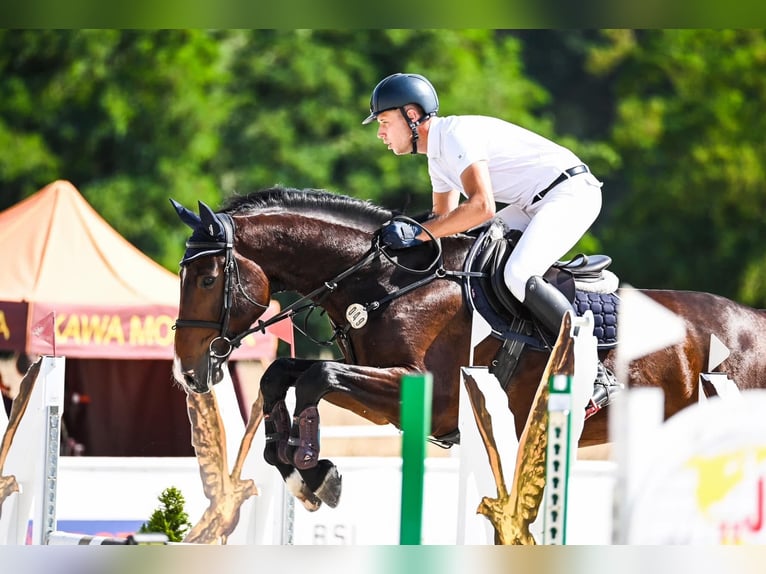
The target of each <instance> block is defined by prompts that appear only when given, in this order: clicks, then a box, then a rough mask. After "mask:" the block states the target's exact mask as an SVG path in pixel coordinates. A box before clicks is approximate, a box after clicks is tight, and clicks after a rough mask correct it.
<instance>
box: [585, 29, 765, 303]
mask: <svg viewBox="0 0 766 574" xmlns="http://www.w3.org/2000/svg"><path fill="white" fill-rule="evenodd" d="M605 36H606V38H607V39H608V40H609V42H608V44H607V45H599V46H597V47H594V49H593V51H592V53H591V57H590V62H589V65H590V68H591V70H592V71H593V72H594V73H598V74H604V75H609V76H610V77H611V79H612V82H613V85H614V89H615V93H616V120H615V122H614V125H613V127H612V134H613V135H612V138H613V144H614V146H615V148H616V149H617V150H618V152H619V153H620V155H621V157H622V159H623V162H624V163H623V169H622V170H621V172H620V174H619V177H618V178H615V180H614V181H613V182H611V186H610V187H612V188H614V189H616V192H617V193H618V194H619V197H620V201H619V204H618V205H617V207H616V209H615V210H614V213H613V215H612V217H611V219H610V223H609V226H608V229H607V230H605V233H604V238H605V240H606V244H607V245H608V247H609V248H610V249H611V250H612V251H613V255H614V256H615V258H616V260H617V262H618V265H619V268H620V269H621V270H622V274H623V278H624V279H629V280H630V282H632V283H633V284H634V285H637V286H651V287H671V288H689V289H695V290H706V291H712V292H715V293H720V294H723V295H728V296H731V297H734V298H737V299H738V300H741V301H743V302H747V303H750V304H761V305H763V304H764V303H766V290H764V282H766V250H764V245H766V225H764V221H766V194H764V188H766V173H765V172H764V165H766V146H764V144H763V133H764V130H765V129H766V116H764V114H763V109H762V108H763V101H764V99H766V35H765V33H764V32H763V31H762V30H736V31H734V30H651V31H642V32H633V31H629V30H617V31H608V32H606V33H605Z"/></svg>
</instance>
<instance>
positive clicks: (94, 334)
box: [0, 181, 278, 456]
mask: <svg viewBox="0 0 766 574" xmlns="http://www.w3.org/2000/svg"><path fill="white" fill-rule="evenodd" d="M168 208H169V209H170V207H168ZM178 298H179V280H178V277H177V276H176V275H175V274H173V273H171V272H170V271H168V270H166V269H165V268H163V267H162V266H160V265H158V264H157V263H155V262H154V261H153V260H152V259H150V258H149V257H147V256H146V255H144V254H143V253H142V252H141V251H139V250H138V249H136V248H135V247H133V246H132V245H131V244H130V243H129V242H128V241H126V240H125V239H124V238H123V237H122V236H120V235H119V234H118V233H117V232H116V231H115V230H114V229H113V228H112V227H111V226H110V225H109V224H108V223H107V222H106V221H104V219H103V218H101V217H100V216H99V215H98V213H96V212H95V211H94V210H93V208H92V207H91V206H90V205H89V204H88V203H87V202H86V201H85V199H84V198H83V197H82V196H81V195H80V193H79V192H78V191H77V190H76V189H75V188H74V186H73V185H72V184H71V183H69V182H67V181H55V182H53V183H51V184H50V185H48V186H46V187H45V188H44V189H42V190H40V191H39V192H37V193H36V194H34V195H32V196H30V197H28V198H27V199H25V200H24V201H21V202H20V203H18V204H16V205H15V206H13V207H11V208H9V209H7V210H5V211H3V212H2V213H0V350H2V349H5V350H12V351H16V352H22V353H27V354H31V355H36V354H51V353H52V348H51V345H50V343H48V342H46V341H45V337H40V336H33V335H32V334H31V333H32V332H33V331H34V332H37V331H38V329H37V328H36V326H37V325H39V324H42V325H46V326H47V330H48V331H49V333H50V334H53V333H55V344H56V349H55V354H57V355H63V356H65V357H66V358H67V361H66V374H65V406H64V428H65V430H66V432H67V434H68V436H69V437H70V439H71V440H73V441H75V442H76V443H78V444H80V445H82V446H83V447H84V454H86V455H93V456H191V455H193V454H194V451H193V449H192V447H191V437H190V428H189V420H188V415H187V412H186V400H185V395H184V393H183V392H182V391H181V390H180V387H179V386H178V385H176V384H174V383H173V381H172V378H171V359H172V358H173V333H174V331H173V330H172V326H173V323H174V322H175V319H176V316H177V314H178ZM277 310H278V304H277V303H276V302H272V309H271V310H270V311H269V312H268V313H274V312H276V311H277ZM267 316H268V315H267ZM54 320H55V324H54V323H53V321H54ZM49 321H50V322H49ZM276 352H277V338H276V336H275V335H273V334H270V333H267V334H258V335H251V336H250V337H248V338H247V339H245V341H244V343H243V345H242V346H241V347H240V348H239V349H237V350H236V351H235V352H234V354H233V356H232V359H234V360H237V359H239V360H242V359H256V360H262V361H264V362H268V361H271V360H273V359H274V357H275V356H276ZM115 359H121V360H115ZM232 375H233V376H234V377H235V379H237V378H238V377H237V373H236V370H235V371H234V372H232ZM251 383H252V384H254V385H257V382H256V381H252V382H251ZM236 388H238V387H236ZM256 388H257V387H256ZM65 452H66V450H65Z"/></svg>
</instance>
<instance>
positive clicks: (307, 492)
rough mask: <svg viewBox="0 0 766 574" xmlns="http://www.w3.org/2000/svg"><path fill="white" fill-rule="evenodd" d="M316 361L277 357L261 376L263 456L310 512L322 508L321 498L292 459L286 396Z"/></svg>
mask: <svg viewBox="0 0 766 574" xmlns="http://www.w3.org/2000/svg"><path fill="white" fill-rule="evenodd" d="M315 362H316V361H315V360H308V359H287V358H281V359H277V360H275V361H274V362H273V363H271V365H269V367H268V368H267V369H266V371H265V372H264V373H263V376H262V377H261V395H262V396H263V419H264V431H265V434H266V445H265V447H264V449H263V458H264V459H265V460H266V462H267V463H268V464H270V465H271V466H274V467H276V469H277V470H278V471H279V474H280V475H281V476H282V480H284V481H285V485H286V488H287V490H288V491H289V492H290V493H291V494H292V495H293V496H295V498H297V499H298V500H300V501H301V503H302V504H303V506H304V507H305V508H306V509H307V510H309V511H311V512H313V511H315V510H317V509H319V507H320V506H321V504H322V501H321V499H319V498H318V497H317V496H316V495H315V494H314V492H313V490H312V489H311V488H310V487H308V486H307V485H306V483H305V481H304V479H303V478H302V477H301V475H300V474H299V473H297V472H296V470H295V468H294V467H293V465H292V462H291V460H290V453H289V449H290V447H289V444H288V441H289V439H290V427H291V420H290V413H289V412H288V410H287V405H286V404H285V398H286V396H287V391H288V389H289V388H290V387H292V386H294V385H295V381H296V380H297V379H298V377H299V376H300V375H301V374H302V373H303V372H305V371H306V370H307V369H308V368H309V367H311V365H312V364H314V363H315Z"/></svg>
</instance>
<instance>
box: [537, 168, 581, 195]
mask: <svg viewBox="0 0 766 574" xmlns="http://www.w3.org/2000/svg"><path fill="white" fill-rule="evenodd" d="M589 171H590V170H589V169H588V166H587V165H585V164H580V165H576V166H574V167H570V168H569V169H567V170H565V171H564V173H562V174H561V175H560V176H558V177H557V178H556V179H554V180H553V182H552V183H551V184H550V185H549V186H548V187H546V188H545V189H544V190H542V191H541V192H540V193H538V194H537V195H535V196H534V197H533V198H532V203H537V202H538V201H540V200H541V199H542V198H543V197H545V194H546V193H548V192H549V191H550V190H552V189H553V188H554V187H556V186H557V185H558V184H560V183H561V182H562V181H566V180H568V179H569V178H570V177H574V176H576V175H580V174H581V173H587V172H589Z"/></svg>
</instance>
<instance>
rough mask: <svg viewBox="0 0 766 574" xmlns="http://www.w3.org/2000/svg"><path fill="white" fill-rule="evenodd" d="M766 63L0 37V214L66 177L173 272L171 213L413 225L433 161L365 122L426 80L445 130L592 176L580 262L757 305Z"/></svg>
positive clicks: (176, 228) (265, 36)
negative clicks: (508, 131) (366, 206)
mask: <svg viewBox="0 0 766 574" xmlns="http://www.w3.org/2000/svg"><path fill="white" fill-rule="evenodd" d="M765 54H766V47H765V41H764V32H763V31H761V30H737V31H730V30H641V31H633V30H624V29H623V30H605V31H599V30H561V31H558V30H528V31H501V30H427V29H426V30H401V29H378V30H0V77H1V78H2V80H0V143H1V144H2V146H3V154H0V186H1V187H0V188H1V189H2V193H0V209H2V208H5V207H8V206H10V205H12V204H13V203H15V202H17V201H18V200H20V199H22V198H23V197H25V196H27V195H29V194H31V193H33V192H34V191H36V190H38V189H40V188H41V187H42V186H43V185H45V184H47V183H49V182H50V181H52V180H54V179H59V178H63V179H69V180H71V181H72V182H73V183H74V184H75V185H76V186H77V187H78V189H80V191H81V192H82V193H83V194H84V195H85V197H86V198H87V199H88V200H89V201H90V202H91V204H92V205H93V206H94V207H95V209H96V210H97V211H99V213H101V214H102V215H103V216H104V217H105V218H106V219H107V220H108V221H109V222H110V223H111V224H112V225H113V226H114V227H115V228H116V229H117V230H118V231H119V232H120V233H122V234H123V235H124V236H125V237H126V238H127V239H128V240H129V241H131V242H132V243H133V244H134V245H136V246H137V247H139V248H140V249H141V250H143V251H144V252H145V253H147V254H148V255H149V256H151V257H153V258H154V259H155V260H157V261H159V262H160V263H162V264H163V265H165V266H166V267H167V268H168V269H171V270H173V271H175V270H176V269H177V262H178V260H179V258H180V256H181V253H182V251H183V244H184V241H185V239H186V238H187V236H188V230H187V229H186V228H185V226H183V225H182V224H181V223H180V222H179V221H178V219H177V217H176V216H175V214H174V212H173V210H172V209H171V208H170V206H169V203H168V198H169V197H173V198H175V199H177V200H179V201H181V202H182V203H184V204H186V205H188V206H190V207H194V206H195V203H196V201H197V200H202V201H205V202H206V203H208V204H209V205H211V206H212V207H214V208H215V207H218V206H219V205H220V204H221V202H222V201H223V199H224V198H225V197H226V196H228V195H230V194H235V193H247V192H250V191H253V190H255V189H259V188H263V187H270V186H273V185H275V184H282V185H286V186H291V187H314V188H325V189H329V190H331V191H335V192H338V193H344V194H348V195H353V196H357V197H362V198H368V199H370V200H372V201H374V202H376V203H380V204H382V205H385V206H387V207H390V208H392V209H397V210H401V211H404V212H407V213H419V212H422V211H426V210H428V209H429V208H430V203H431V198H430V192H429V182H428V175H427V169H426V160H425V158H424V157H423V156H405V157H395V156H394V155H393V154H391V153H390V152H389V151H388V150H386V149H385V147H384V146H383V145H382V144H381V143H380V142H379V141H378V140H377V138H376V128H375V125H374V124H373V125H370V126H362V125H361V120H362V119H363V118H364V117H365V115H366V112H367V110H368V105H369V96H370V92H371V91H372V88H373V87H374V86H375V84H376V83H377V82H378V81H379V80H380V79H382V78H383V77H385V76H386V75H388V74H391V73H393V72H398V71H410V72H420V73H423V74H425V75H427V76H428V77H429V78H430V79H431V80H432V81H433V82H434V84H435V86H436V87H437V90H438V92H439V95H440V100H441V110H440V111H441V113H442V115H450V114H464V113H480V114H491V115H496V116H499V117H502V118H506V119H508V120H510V121H513V122H516V123H519V124H521V125H524V126H526V127H529V128H531V129H533V130H535V131H538V132H540V133H542V134H544V135H547V136H549V137H552V138H554V139H556V140H557V141H560V142H561V143H563V144H565V145H568V146H569V147H571V148H572V149H574V150H575V151H576V152H577V153H578V154H579V155H580V156H581V157H582V158H583V159H584V160H585V161H586V162H587V163H589V165H591V167H592V168H593V170H594V172H595V173H596V174H597V175H598V176H599V177H600V178H601V179H603V180H605V187H604V190H605V194H604V209H603V212H602V216H601V218H600V219H599V222H598V223H597V224H596V226H595V228H594V229H595V233H594V234H593V235H589V236H587V237H586V238H585V239H584V240H583V241H582V242H581V243H580V244H579V245H578V246H577V247H576V250H584V251H593V250H595V249H598V248H599V247H600V242H599V240H602V243H603V249H604V250H605V251H606V252H608V253H609V254H610V255H612V256H613V257H614V259H615V269H616V270H617V271H618V272H619V273H620V275H621V277H622V278H623V279H624V280H625V281H628V282H630V283H632V284H634V285H636V286H646V287H671V288H690V289H697V290H708V291H712V292H716V293H720V294H723V295H728V296H731V297H734V298H737V299H740V300H743V301H745V302H748V303H751V304H756V303H763V302H765V301H766V255H764V249H763V247H762V246H763V245H764V243H765V242H764V239H766V226H764V225H763V221H764V210H766V200H765V199H764V197H766V196H765V195H764V192H763V189H764V183H766V182H765V181H764V177H765V174H764V168H763V165H764V159H766V158H764V155H765V154H766V148H764V146H763V143H762V140H763V138H762V135H761V134H762V133H763V132H764V125H763V124H764V122H766V120H765V119H764V116H763V114H762V113H761V107H762V104H761V102H762V101H763V100H764V95H765V94H764V91H765V90H766V79H764V78H766V74H764V66H766V55H765ZM648 254H649V255H651V256H647V255H648Z"/></svg>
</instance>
